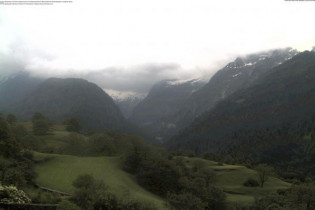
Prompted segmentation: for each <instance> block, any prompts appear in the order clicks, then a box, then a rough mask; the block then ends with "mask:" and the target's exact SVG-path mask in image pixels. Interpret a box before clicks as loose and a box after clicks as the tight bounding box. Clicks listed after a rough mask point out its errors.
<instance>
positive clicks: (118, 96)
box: [104, 89, 146, 102]
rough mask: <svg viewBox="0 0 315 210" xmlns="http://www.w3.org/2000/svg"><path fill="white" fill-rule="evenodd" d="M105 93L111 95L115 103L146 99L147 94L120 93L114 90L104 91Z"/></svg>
mask: <svg viewBox="0 0 315 210" xmlns="http://www.w3.org/2000/svg"><path fill="white" fill-rule="evenodd" d="M104 91H105V92H106V93H107V94H108V95H110V96H111V97H112V98H113V99H114V101H117V102H120V101H125V100H139V99H144V98H145V97H146V94H143V93H137V92H132V91H118V90H113V89H104Z"/></svg>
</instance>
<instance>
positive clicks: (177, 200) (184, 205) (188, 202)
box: [167, 192, 207, 210]
mask: <svg viewBox="0 0 315 210" xmlns="http://www.w3.org/2000/svg"><path fill="white" fill-rule="evenodd" d="M167 201H168V203H169V204H170V205H171V207H170V208H171V209H182V210H191V209H195V210H204V209H206V206H207V204H206V203H205V202H203V201H202V200H201V199H200V198H198V197H196V196H195V195H193V194H192V193H190V192H182V193H179V194H175V193H168V194H167Z"/></svg>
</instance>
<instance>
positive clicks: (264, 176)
mask: <svg viewBox="0 0 315 210" xmlns="http://www.w3.org/2000/svg"><path fill="white" fill-rule="evenodd" d="M255 169H256V171H257V172H258V180H259V183H260V187H264V183H265V182H266V181H267V180H268V178H269V176H270V175H271V174H274V169H273V168H272V167H270V166H268V165H266V164H259V165H257V166H256V167H255Z"/></svg>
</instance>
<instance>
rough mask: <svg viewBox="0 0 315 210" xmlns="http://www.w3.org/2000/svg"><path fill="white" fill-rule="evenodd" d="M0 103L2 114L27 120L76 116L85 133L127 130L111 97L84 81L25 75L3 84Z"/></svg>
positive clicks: (12, 78) (0, 91)
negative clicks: (35, 116)
mask: <svg viewBox="0 0 315 210" xmlns="http://www.w3.org/2000/svg"><path fill="white" fill-rule="evenodd" d="M0 100H1V101H0V104H1V105H0V112H3V113H13V114H15V115H17V117H18V118H20V119H24V120H29V119H31V117H32V115H33V113H34V112H41V113H43V114H44V115H45V116H47V117H49V118H50V119H52V120H55V121H63V120H65V119H67V118H70V117H76V118H78V119H79V121H80V122H81V123H82V125H83V128H84V129H86V130H94V131H96V130H98V131H100V130H109V129H114V130H124V129H125V128H127V127H128V125H127V123H126V122H125V120H124V117H123V116H122V114H121V112H120V110H119V108H118V106H117V105H116V104H115V103H114V101H113V100H112V98H111V97H110V96H109V95H107V94H106V93H105V92H104V91H103V90H102V89H101V88H100V87H98V86H97V85H95V84H93V83H90V82H88V81H86V80H83V79H76V78H68V79H60V78H49V79H42V78H36V77H32V76H30V75H29V74H28V73H25V72H22V73H19V74H16V75H13V76H11V77H10V78H8V79H6V80H5V81H4V82H2V83H0Z"/></svg>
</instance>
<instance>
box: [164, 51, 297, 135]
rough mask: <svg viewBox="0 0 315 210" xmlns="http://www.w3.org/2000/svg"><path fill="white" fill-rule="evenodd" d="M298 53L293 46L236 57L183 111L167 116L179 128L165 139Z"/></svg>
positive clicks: (189, 101)
mask: <svg viewBox="0 0 315 210" xmlns="http://www.w3.org/2000/svg"><path fill="white" fill-rule="evenodd" d="M297 53H298V52H297V51H296V50H294V49H292V48H286V49H277V50H271V51H267V52H261V53H256V54H250V55H247V56H243V57H238V58H236V60H235V61H233V62H231V63H229V64H227V65H226V66H225V67H224V68H222V69H221V70H219V71H218V72H217V73H216V74H215V75H214V76H213V77H212V78H211V79H210V81H209V82H208V83H207V84H206V85H205V86H204V87H202V88H200V89H199V90H198V91H196V92H194V93H193V94H191V96H190V97H189V98H188V99H187V100H186V101H185V102H184V103H182V106H181V108H180V110H179V111H178V112H177V113H176V114H174V115H173V116H171V117H170V118H169V119H167V121H168V123H171V124H173V125H174V127H175V129H173V130H171V131H169V132H168V134H167V135H166V136H165V139H167V138H168V137H170V136H171V135H172V134H175V132H176V131H179V130H180V129H183V128H184V127H186V126H188V125H189V124H190V123H191V122H192V121H193V120H194V119H195V118H196V117H198V116H199V115H200V114H202V113H203V112H205V111H207V110H210V109H211V108H212V107H213V106H214V105H215V104H216V103H217V102H219V101H221V100H222V99H224V98H226V97H228V96H229V95H231V94H233V93H234V92H236V91H238V90H240V89H243V88H246V87H248V86H250V85H251V84H252V83H253V82H254V81H256V80H257V79H258V78H260V76H261V75H263V74H264V73H266V72H268V71H270V70H271V69H272V68H273V67H275V66H277V65H280V64H281V63H283V62H285V61H286V60H288V59H290V58H292V57H293V56H294V55H296V54H297ZM166 133H167V132H166Z"/></svg>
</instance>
